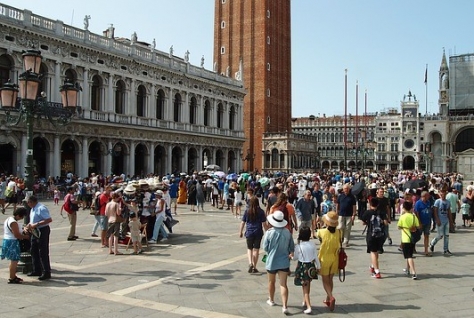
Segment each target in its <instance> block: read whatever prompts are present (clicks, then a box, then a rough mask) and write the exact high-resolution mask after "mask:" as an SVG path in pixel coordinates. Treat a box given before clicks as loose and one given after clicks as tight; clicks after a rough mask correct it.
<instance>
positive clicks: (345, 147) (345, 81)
mask: <svg viewBox="0 0 474 319" xmlns="http://www.w3.org/2000/svg"><path fill="white" fill-rule="evenodd" d="M344 73H345V75H344V170H345V171H347V69H345V70H344Z"/></svg>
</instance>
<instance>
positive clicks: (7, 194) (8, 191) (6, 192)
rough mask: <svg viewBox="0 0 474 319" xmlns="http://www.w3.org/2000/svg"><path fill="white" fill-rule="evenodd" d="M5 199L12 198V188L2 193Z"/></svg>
mask: <svg viewBox="0 0 474 319" xmlns="http://www.w3.org/2000/svg"><path fill="white" fill-rule="evenodd" d="M3 194H4V195H5V197H12V196H13V188H10V187H7V189H5V192H4V193H3Z"/></svg>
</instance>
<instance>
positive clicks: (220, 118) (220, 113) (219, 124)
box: [216, 103, 224, 128]
mask: <svg viewBox="0 0 474 319" xmlns="http://www.w3.org/2000/svg"><path fill="white" fill-rule="evenodd" d="M216 115H217V127H218V128H222V122H223V116H224V106H223V105H222V103H219V104H218V105H217V114H216Z"/></svg>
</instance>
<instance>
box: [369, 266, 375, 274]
mask: <svg viewBox="0 0 474 319" xmlns="http://www.w3.org/2000/svg"><path fill="white" fill-rule="evenodd" d="M369 270H370V273H371V274H372V275H374V274H375V268H374V267H372V266H370V267H369Z"/></svg>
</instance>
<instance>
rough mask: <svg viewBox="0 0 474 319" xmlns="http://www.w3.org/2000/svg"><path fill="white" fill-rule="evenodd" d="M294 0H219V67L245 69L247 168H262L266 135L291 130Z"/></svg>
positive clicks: (216, 32)
mask: <svg viewBox="0 0 474 319" xmlns="http://www.w3.org/2000/svg"><path fill="white" fill-rule="evenodd" d="M290 16H291V15H290V0H279V1H274V0H258V1H255V0H215V14H214V17H215V18H214V19H215V20H214V71H215V72H217V73H219V74H225V75H228V76H230V77H234V76H235V75H236V73H237V74H238V71H239V70H240V69H241V70H242V81H243V84H244V88H245V90H246V92H247V95H246V96H245V99H244V123H243V127H244V132H245V140H246V141H245V143H244V146H243V149H242V153H243V154H242V160H243V168H244V170H246V171H255V170H259V171H261V170H262V167H263V163H262V162H263V155H262V138H263V135H264V133H280V132H281V133H290V132H291V25H290Z"/></svg>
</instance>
